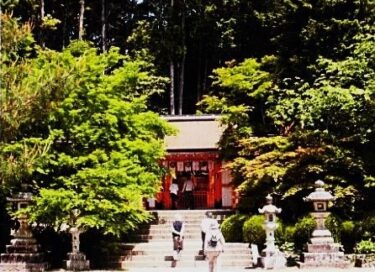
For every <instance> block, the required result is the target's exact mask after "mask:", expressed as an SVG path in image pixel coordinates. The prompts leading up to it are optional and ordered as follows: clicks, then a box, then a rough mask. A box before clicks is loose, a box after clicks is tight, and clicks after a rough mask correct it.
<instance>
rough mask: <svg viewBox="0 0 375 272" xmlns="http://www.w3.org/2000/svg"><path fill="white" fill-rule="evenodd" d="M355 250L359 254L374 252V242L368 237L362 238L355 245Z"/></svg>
mask: <svg viewBox="0 0 375 272" xmlns="http://www.w3.org/2000/svg"><path fill="white" fill-rule="evenodd" d="M355 252H356V253H359V254H369V253H375V242H373V241H371V240H370V239H369V240H362V241H360V242H359V243H358V244H357V246H356V247H355Z"/></svg>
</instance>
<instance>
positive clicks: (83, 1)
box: [78, 0, 85, 40]
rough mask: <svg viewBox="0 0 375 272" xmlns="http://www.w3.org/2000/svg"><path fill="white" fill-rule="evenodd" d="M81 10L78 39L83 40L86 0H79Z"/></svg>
mask: <svg viewBox="0 0 375 272" xmlns="http://www.w3.org/2000/svg"><path fill="white" fill-rule="evenodd" d="M79 5H80V11H79V27H78V39H79V40H82V38H83V32H84V29H83V19H84V16H85V0H79Z"/></svg>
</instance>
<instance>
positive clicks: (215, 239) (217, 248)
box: [204, 220, 225, 272]
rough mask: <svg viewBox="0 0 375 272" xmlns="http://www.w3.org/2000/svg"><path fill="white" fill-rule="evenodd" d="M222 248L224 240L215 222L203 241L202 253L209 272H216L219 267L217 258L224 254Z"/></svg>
mask: <svg viewBox="0 0 375 272" xmlns="http://www.w3.org/2000/svg"><path fill="white" fill-rule="evenodd" d="M215 221H216V220H215ZM224 246H225V239H224V236H223V234H222V233H221V231H220V229H219V224H218V223H217V221H216V222H214V223H211V225H210V228H209V230H208V232H207V233H206V237H205V241H204V253H205V255H206V256H207V259H208V271H209V272H216V271H217V270H218V268H219V267H220V262H219V256H220V254H221V253H222V252H224Z"/></svg>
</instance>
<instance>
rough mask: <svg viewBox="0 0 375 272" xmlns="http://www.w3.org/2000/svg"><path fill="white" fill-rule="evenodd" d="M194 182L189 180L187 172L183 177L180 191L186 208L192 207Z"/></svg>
mask: <svg viewBox="0 0 375 272" xmlns="http://www.w3.org/2000/svg"><path fill="white" fill-rule="evenodd" d="M193 191H194V183H193V181H192V180H191V175H190V174H188V175H187V176H186V178H185V182H184V185H183V187H182V192H183V193H184V198H185V202H186V205H187V208H188V209H193V208H194V196H193Z"/></svg>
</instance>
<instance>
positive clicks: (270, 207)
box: [258, 194, 281, 213]
mask: <svg viewBox="0 0 375 272" xmlns="http://www.w3.org/2000/svg"><path fill="white" fill-rule="evenodd" d="M272 200H273V198H272V196H271V195H270V194H268V195H267V196H266V202H267V205H265V206H263V208H261V209H258V211H259V213H280V212H281V208H277V207H276V206H275V205H273V204H272Z"/></svg>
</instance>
